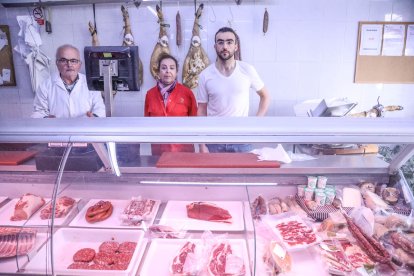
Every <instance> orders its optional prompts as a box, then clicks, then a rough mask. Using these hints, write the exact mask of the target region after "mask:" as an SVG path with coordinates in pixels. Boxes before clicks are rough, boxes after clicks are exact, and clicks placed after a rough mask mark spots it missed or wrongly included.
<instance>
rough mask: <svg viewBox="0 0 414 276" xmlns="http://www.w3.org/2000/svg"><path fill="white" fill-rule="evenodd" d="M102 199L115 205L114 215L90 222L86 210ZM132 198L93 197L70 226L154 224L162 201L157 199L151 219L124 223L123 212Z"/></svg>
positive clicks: (144, 225)
mask: <svg viewBox="0 0 414 276" xmlns="http://www.w3.org/2000/svg"><path fill="white" fill-rule="evenodd" d="M100 200H104V201H110V202H111V203H112V206H113V207H114V209H113V212H112V215H111V216H110V217H109V218H107V219H106V220H103V221H98V222H95V223H89V222H87V221H86V219H85V215H86V211H87V210H88V208H89V207H90V206H93V205H95V204H96V203H98V202H99V201H100ZM130 201H131V200H130V199H91V200H89V202H88V203H87V204H86V205H85V206H84V207H83V208H82V210H81V211H80V212H79V214H78V215H77V216H76V217H75V218H74V219H73V220H72V221H71V223H70V224H69V225H70V226H76V227H102V228H146V227H148V225H152V223H153V222H154V220H155V216H156V214H157V212H158V208H159V207H160V203H161V202H160V201H159V200H155V205H154V208H153V209H152V212H151V214H150V215H149V217H150V219H149V220H146V221H144V222H143V223H141V224H140V225H137V226H134V225H122V220H121V214H122V212H123V211H124V209H125V207H126V206H128V204H129V202H130Z"/></svg>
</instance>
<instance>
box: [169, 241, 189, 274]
mask: <svg viewBox="0 0 414 276" xmlns="http://www.w3.org/2000/svg"><path fill="white" fill-rule="evenodd" d="M194 249H195V244H194V243H192V242H189V241H188V242H186V243H185V244H184V246H183V247H182V248H181V249H180V252H178V255H177V256H175V258H174V259H173V261H172V264H171V267H170V270H171V274H173V275H176V274H183V273H186V272H187V271H184V264H185V261H186V259H187V256H188V254H189V253H194Z"/></svg>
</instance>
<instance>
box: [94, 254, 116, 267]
mask: <svg viewBox="0 0 414 276" xmlns="http://www.w3.org/2000/svg"><path fill="white" fill-rule="evenodd" d="M115 260H116V258H115V254H114V253H107V252H98V253H97V254H96V256H95V259H93V261H94V263H95V264H100V265H111V264H114V263H115Z"/></svg>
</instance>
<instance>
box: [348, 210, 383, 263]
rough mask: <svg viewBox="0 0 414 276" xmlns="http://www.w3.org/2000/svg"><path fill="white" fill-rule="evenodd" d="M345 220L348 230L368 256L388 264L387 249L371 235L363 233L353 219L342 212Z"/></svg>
mask: <svg viewBox="0 0 414 276" xmlns="http://www.w3.org/2000/svg"><path fill="white" fill-rule="evenodd" d="M344 216H345V219H346V222H347V223H348V228H349V231H350V232H351V233H352V235H353V236H354V238H355V239H356V240H357V241H358V242H359V244H360V245H361V247H362V248H363V249H364V250H365V252H366V253H367V254H368V256H369V257H370V258H371V259H372V260H373V261H375V262H379V263H382V264H390V263H391V256H390V254H389V253H388V251H387V250H386V249H385V248H384V247H383V246H382V245H381V243H380V242H378V241H377V240H376V239H374V238H373V237H371V236H369V235H367V234H365V233H364V231H362V230H361V228H359V226H358V225H356V224H355V223H354V221H353V220H352V219H351V218H350V217H348V216H347V215H346V214H344Z"/></svg>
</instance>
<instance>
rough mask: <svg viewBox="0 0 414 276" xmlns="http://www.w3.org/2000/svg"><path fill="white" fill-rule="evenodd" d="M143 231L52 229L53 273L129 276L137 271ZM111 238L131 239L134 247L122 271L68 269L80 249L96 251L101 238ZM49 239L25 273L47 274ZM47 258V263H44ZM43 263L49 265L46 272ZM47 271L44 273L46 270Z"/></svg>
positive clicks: (122, 240) (141, 250)
mask: <svg viewBox="0 0 414 276" xmlns="http://www.w3.org/2000/svg"><path fill="white" fill-rule="evenodd" d="M143 237H144V232H143V231H141V230H136V229H134V230H130V229H71V228H62V229H59V230H58V231H56V233H55V235H54V244H53V251H54V252H53V253H54V254H53V260H54V270H55V274H58V275H62V274H63V275H117V276H131V275H135V274H136V271H137V270H138V266H139V262H140V260H141V258H142V255H143V253H144V249H145V246H146V241H145V240H144V239H143ZM109 240H114V241H117V242H120V243H121V242H125V241H133V242H136V243H137V247H136V249H135V251H134V254H133V256H132V259H131V262H130V263H129V266H128V268H127V269H126V270H84V269H68V268H67V267H68V266H69V265H70V264H72V263H73V255H74V254H75V252H76V251H78V250H79V249H81V248H86V247H89V248H93V249H95V251H98V248H99V245H100V244H101V243H102V242H104V241H109ZM50 254H51V252H50V242H48V243H47V244H46V245H45V246H43V247H42V248H41V249H40V250H39V252H38V253H37V254H36V255H35V256H34V257H33V259H32V260H31V262H30V263H29V264H28V265H27V266H26V268H25V271H26V272H28V273H40V274H43V275H44V274H50V273H51V270H50V267H51V261H50ZM46 260H47V262H48V263H47V264H46ZM46 265H47V267H48V268H49V270H48V271H46V268H45V267H46ZM46 272H47V273H46Z"/></svg>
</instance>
